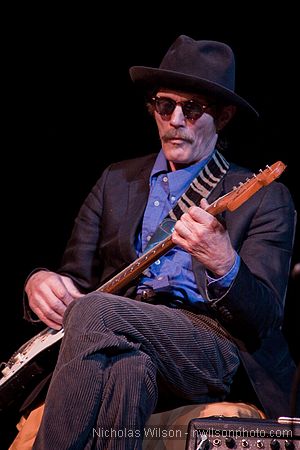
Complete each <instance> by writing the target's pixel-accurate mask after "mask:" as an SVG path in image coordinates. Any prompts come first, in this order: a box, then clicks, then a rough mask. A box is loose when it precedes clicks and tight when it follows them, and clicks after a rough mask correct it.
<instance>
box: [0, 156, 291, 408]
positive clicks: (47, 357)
mask: <svg viewBox="0 0 300 450" xmlns="http://www.w3.org/2000/svg"><path fill="white" fill-rule="evenodd" d="M285 167H286V166H285V165H284V164H283V163H282V162H281V161H278V162H277V163H274V164H272V166H267V168H266V169H265V170H263V171H260V172H259V173H258V174H257V175H254V176H253V177H252V178H250V179H247V180H246V181H245V182H244V183H240V184H239V186H237V187H234V189H233V190H232V191H231V192H228V193H227V194H225V195H223V196H222V197H220V198H218V199H217V200H216V201H215V202H213V203H212V204H211V205H209V207H208V208H207V212H209V213H210V214H212V215H213V216H216V215H217V214H220V213H221V212H222V211H225V210H228V211H234V210H235V209H237V208H238V207H239V206H240V205H242V204H243V203H244V202H245V201H246V200H247V199H249V198H250V197H251V196H252V195H253V194H255V192H257V191H258V190H259V189H261V188H262V187H263V186H266V185H268V184H270V183H271V182H272V181H274V180H275V179H276V178H278V177H279V176H280V175H281V173H282V172H283V170H284V169H285ZM173 246H174V244H173V242H172V237H171V235H169V236H168V237H166V238H165V239H163V240H162V241H161V242H159V243H158V244H157V245H155V246H154V247H152V248H151V249H149V250H148V251H147V252H146V253H144V254H143V255H142V256H141V257H139V258H138V259H137V260H136V261H134V262H133V263H131V264H130V265H129V266H128V267H127V268H125V269H124V270H122V271H121V272H120V273H119V274H117V275H116V276H115V277H113V278H112V279H111V280H109V281H108V282H106V283H105V284H103V285H102V286H100V287H99V288H98V289H97V291H100V292H109V293H118V292H119V291H120V289H121V288H123V287H125V286H127V285H128V284H129V283H130V282H131V281H132V280H134V279H136V278H137V277H138V276H139V275H141V273H142V272H143V271H144V270H145V269H146V268H147V267H149V266H150V265H151V264H153V263H154V262H155V261H156V260H157V259H158V258H159V257H161V256H162V255H164V254H165V253H167V252H168V251H169V250H170V249H171V248H172V247H173ZM63 335H64V330H63V329H61V330H59V331H55V330H53V329H51V328H46V329H45V330H43V331H41V332H40V333H39V334H38V335H37V336H35V337H33V338H32V339H30V340H29V341H28V342H27V343H25V344H24V345H23V346H22V347H21V348H20V349H19V350H18V351H17V352H16V353H14V355H13V356H12V357H11V358H10V360H9V361H8V362H7V363H6V364H4V368H2V369H1V372H0V411H3V410H4V409H6V408H8V407H12V406H15V405H16V404H17V405H19V406H21V405H22V403H23V401H24V400H25V398H26V397H27V396H28V395H29V394H30V392H32V390H33V389H34V388H35V387H36V386H37V385H38V384H39V382H40V381H42V380H43V379H44V378H45V377H46V375H48V374H50V373H51V372H52V371H53V368H54V366H55V362H56V360H57V355H58V351H59V346H60V341H61V339H62V337H63Z"/></svg>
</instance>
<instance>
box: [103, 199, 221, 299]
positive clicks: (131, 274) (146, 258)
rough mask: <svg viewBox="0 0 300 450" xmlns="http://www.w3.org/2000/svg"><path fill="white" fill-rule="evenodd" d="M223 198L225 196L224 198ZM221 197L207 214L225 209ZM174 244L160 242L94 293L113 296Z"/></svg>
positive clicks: (167, 239) (166, 240)
mask: <svg viewBox="0 0 300 450" xmlns="http://www.w3.org/2000/svg"><path fill="white" fill-rule="evenodd" d="M224 197H225V196H224ZM222 198H223V197H222ZM220 199H221V197H220V198H219V199H218V200H216V201H215V202H214V203H212V204H211V205H209V207H208V208H207V210H206V211H207V212H209V213H210V214H212V215H213V216H215V215H217V214H220V213H221V212H223V211H224V210H225V209H226V206H224V204H223V203H222V204H221V203H220ZM174 246H175V244H173V242H172V237H171V235H170V236H168V237H166V238H165V239H163V240H162V241H160V242H159V243H158V244H156V245H155V246H154V247H153V248H151V249H150V250H148V251H147V252H146V253H144V254H143V255H142V256H140V257H139V258H138V259H136V260H135V261H133V262H132V263H131V264H130V265H129V266H127V267H126V268H125V269H124V270H122V271H121V272H119V273H118V274H117V275H116V276H114V277H113V278H111V279H110V280H109V281H107V282H106V283H104V284H103V285H102V286H100V287H99V288H98V289H96V291H98V292H109V293H110V294H115V293H116V292H118V291H119V290H120V289H122V288H124V287H125V286H127V285H128V284H129V283H130V282H131V281H133V280H134V279H135V278H137V277H138V276H139V275H141V273H142V272H143V271H144V270H145V269H147V267H149V266H151V264H153V263H154V262H155V261H156V260H157V259H158V258H160V257H161V256H163V255H164V254H165V253H167V252H168V251H169V250H171V248H173V247H174Z"/></svg>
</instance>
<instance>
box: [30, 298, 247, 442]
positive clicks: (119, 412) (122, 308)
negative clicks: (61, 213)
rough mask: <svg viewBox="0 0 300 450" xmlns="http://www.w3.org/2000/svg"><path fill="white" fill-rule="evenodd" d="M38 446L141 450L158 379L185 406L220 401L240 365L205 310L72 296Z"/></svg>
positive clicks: (119, 299)
mask: <svg viewBox="0 0 300 450" xmlns="http://www.w3.org/2000/svg"><path fill="white" fill-rule="evenodd" d="M64 327H65V335H64V338H63V341H62V344H61V349H60V353H59V357H58V361H57V365H56V368H55V371H54V374H53V377H52V380H51V384H50V387H49V390H48V394H47V398H46V407H45V413H44V417H43V420H42V423H41V427H40V429H39V433H38V435H37V438H36V441H35V444H34V447H33V448H34V449H47V450H50V449H51V450H53V449H57V450H67V449H68V450H70V449H74V450H75V449H76V450H79V449H101V450H117V449H118V450H140V449H141V448H142V440H143V429H144V426H145V423H146V421H147V420H148V418H149V416H150V415H151V414H152V412H153V411H154V409H155V407H156V404H157V399H158V386H157V378H158V375H159V378H161V379H162V380H163V382H164V384H165V385H166V386H167V387H168V390H169V391H170V392H172V393H173V394H174V396H178V397H179V398H182V399H185V400H186V403H204V402H212V401H219V400H221V399H222V398H224V396H225V395H226V394H227V393H228V392H229V389H230V384H231V382H232V378H233V375H234V373H235V372H236V370H237V367H238V364H239V358H238V352H237V348H236V346H235V344H234V343H233V342H232V341H231V340H230V337H229V336H228V335H227V333H226V332H225V331H224V329H223V328H222V327H221V326H220V325H219V324H218V323H217V322H215V321H214V320H212V319H211V318H209V317H206V316H204V315H196V314H193V313H191V312H187V311H184V310H180V309H174V308H169V307H167V306H164V305H152V304H147V303H143V302H138V301H135V300H131V299H128V298H124V297H119V296H116V295H111V294H107V293H100V292H99V293H95V292H94V293H91V294H88V295H86V296H84V297H82V298H80V299H78V300H76V301H74V302H73V303H72V304H71V305H70V306H69V307H68V309H67V311H66V314H65V318H64Z"/></svg>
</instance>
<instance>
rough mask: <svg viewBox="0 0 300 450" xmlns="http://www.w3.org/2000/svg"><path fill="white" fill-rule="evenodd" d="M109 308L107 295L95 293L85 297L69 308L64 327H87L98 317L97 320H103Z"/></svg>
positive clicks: (65, 315) (75, 301) (74, 302)
mask: <svg viewBox="0 0 300 450" xmlns="http://www.w3.org/2000/svg"><path fill="white" fill-rule="evenodd" d="M108 308H109V305H108V299H107V296H106V295H105V293H101V292H99V293H98V292H93V293H91V294H87V295H84V296H83V297H80V298H78V299H76V300H74V301H73V302H72V303H71V304H70V305H69V306H68V307H67V309H66V312H65V314H64V327H65V328H66V327H68V326H72V325H75V324H76V327H77V326H79V327H85V325H86V324H87V323H89V322H91V320H92V319H93V318H95V317H97V320H99V318H101V317H102V318H103V317H104V314H105V311H107V310H108Z"/></svg>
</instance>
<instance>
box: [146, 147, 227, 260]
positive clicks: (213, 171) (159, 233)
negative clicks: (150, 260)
mask: <svg viewBox="0 0 300 450" xmlns="http://www.w3.org/2000/svg"><path fill="white" fill-rule="evenodd" d="M228 169H229V163H228V162H227V161H226V159H225V158H224V156H223V155H222V154H221V153H220V152H219V151H216V152H215V153H214V154H213V156H212V157H211V158H210V160H209V161H208V162H207V163H206V164H205V166H204V167H203V168H202V169H201V170H200V172H199V173H198V175H197V176H196V177H195V178H194V179H193V181H192V182H191V184H190V185H189V187H188V188H187V190H186V191H185V192H184V193H183V194H182V196H181V197H180V198H179V200H178V201H177V203H176V205H175V206H174V207H173V208H172V209H171V210H170V211H169V212H168V214H167V216H166V217H165V218H164V219H163V221H162V222H161V224H160V225H159V226H158V227H157V229H156V231H155V233H154V234H153V236H152V238H151V239H150V241H149V242H148V244H147V246H146V249H145V251H148V250H149V249H150V248H152V247H154V246H155V245H156V244H157V243H158V242H160V241H162V240H163V239H165V238H166V237H167V236H169V235H170V234H171V233H172V232H173V231H174V224H175V222H176V221H177V220H178V219H180V217H181V216H182V214H183V213H185V212H187V211H188V209H189V208H190V207H191V206H193V205H199V204H200V200H201V199H202V198H207V197H208V196H209V194H210V193H211V192H212V190H213V189H214V188H215V187H216V185H217V184H218V183H219V182H220V181H221V180H222V178H223V177H224V175H225V174H226V172H227V170H228Z"/></svg>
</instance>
